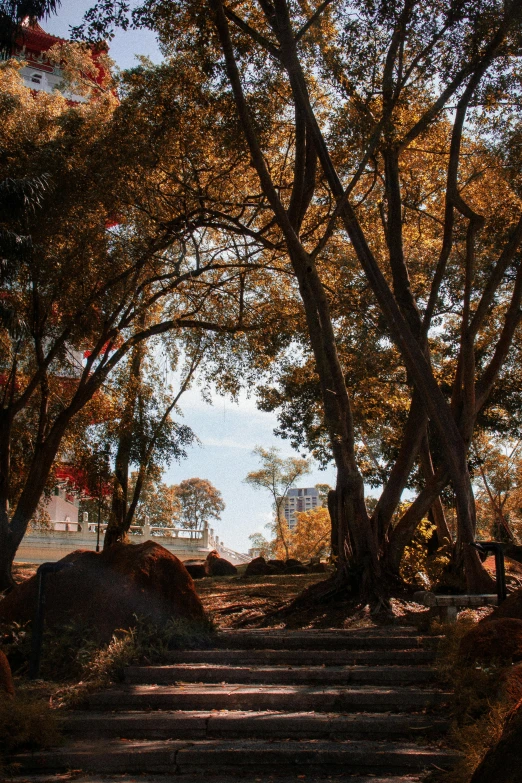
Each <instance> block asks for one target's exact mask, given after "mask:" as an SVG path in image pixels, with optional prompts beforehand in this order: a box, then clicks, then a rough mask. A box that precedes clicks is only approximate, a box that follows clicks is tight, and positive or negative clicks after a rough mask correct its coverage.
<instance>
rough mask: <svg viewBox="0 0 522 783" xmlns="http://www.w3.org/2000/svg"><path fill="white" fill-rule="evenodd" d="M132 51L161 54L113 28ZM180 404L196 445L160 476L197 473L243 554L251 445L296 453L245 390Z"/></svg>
mask: <svg viewBox="0 0 522 783" xmlns="http://www.w3.org/2000/svg"><path fill="white" fill-rule="evenodd" d="M90 6H91V1H90V0H63V2H62V5H61V7H60V9H59V11H58V14H56V15H54V16H51V17H50V18H49V19H46V20H43V21H42V22H41V25H42V27H43V28H44V29H45V30H46V31H47V32H49V33H52V34H54V35H58V36H60V37H62V38H68V37H69V28H70V26H71V25H77V24H79V23H80V22H81V20H82V17H83V14H84V13H85V11H86V10H87V9H88V8H90ZM136 55H147V56H149V57H150V58H151V59H152V60H153V61H154V62H159V61H160V60H161V54H160V52H159V48H158V46H157V42H156V39H155V36H154V35H153V34H152V33H151V32H149V31H147V30H134V31H128V32H125V33H124V32H121V31H119V32H117V34H116V36H115V38H114V40H113V41H112V42H111V44H110V56H111V57H112V59H113V60H114V61H115V62H116V64H117V65H118V67H119V68H130V67H132V66H133V65H135V64H136ZM180 407H181V408H182V410H183V412H184V423H185V424H187V425H188V426H189V427H191V428H192V429H193V430H194V432H195V433H196V435H197V436H198V438H199V439H200V441H201V446H194V447H193V448H191V449H190V450H189V455H188V459H186V460H184V461H183V462H182V463H181V464H179V465H178V464H173V465H171V467H170V468H169V469H168V470H167V472H166V474H165V476H164V480H165V481H167V482H168V483H175V484H178V483H179V482H180V481H182V480H183V479H185V478H191V477H193V476H199V477H200V478H205V479H208V480H209V481H211V482H212V483H213V484H214V485H215V486H216V487H217V488H218V489H219V490H220V492H221V493H222V495H223V499H224V501H225V504H226V508H225V511H224V512H223V515H222V519H221V521H219V522H217V523H216V524H215V529H216V533H217V534H218V535H219V536H220V538H221V539H222V540H223V541H224V542H225V544H226V545H227V546H230V547H232V548H233V549H236V550H238V551H240V552H246V551H247V549H248V547H249V541H248V536H249V535H250V534H251V533H255V532H257V531H259V532H263V533H264V532H266V531H265V530H264V525H265V524H266V523H267V522H269V521H270V519H271V517H272V509H271V501H270V497H269V496H268V494H267V493H265V492H262V491H256V490H254V489H252V488H251V487H248V486H247V485H246V484H244V483H243V479H244V478H245V476H246V474H247V473H248V472H249V471H251V470H255V469H256V467H257V466H258V463H257V460H256V458H255V457H254V456H253V455H252V450H253V449H254V447H255V446H257V445H260V446H263V447H264V448H269V447H270V446H272V445H276V446H279V447H280V448H281V452H282V454H283V456H291V455H292V456H297V455H296V452H294V451H293V450H292V449H291V448H290V446H289V444H288V443H287V442H285V441H282V440H280V439H278V438H276V437H275V436H274V434H273V430H274V428H275V427H276V426H277V420H276V418H275V416H273V415H272V414H269V413H264V412H262V411H259V410H257V408H256V405H255V400H254V398H253V397H250V398H249V397H247V395H246V394H243V395H242V396H241V397H240V400H239V403H234V402H231V401H230V400H224V399H223V398H221V397H218V398H215V400H214V403H213V405H208V404H207V403H205V402H204V401H203V400H202V398H201V395H200V394H199V392H198V390H197V389H193V390H191V391H189V392H188V393H187V394H186V395H185V396H184V397H183V399H182V400H181V403H180ZM319 482H320V483H328V484H331V485H333V484H334V483H335V473H334V470H333V468H330V469H329V470H327V471H319V470H315V471H314V472H313V473H312V474H311V475H310V476H308V477H306V478H305V479H304V480H303V482H302V484H301V486H304V485H306V486H313V485H314V484H316V483H319Z"/></svg>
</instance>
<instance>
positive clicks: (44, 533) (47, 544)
mask: <svg viewBox="0 0 522 783" xmlns="http://www.w3.org/2000/svg"><path fill="white" fill-rule="evenodd" d="M106 529H107V524H106V523H102V524H100V541H103V536H104V533H105V530H106ZM129 532H130V535H131V536H132V537H133V538H134V539H135V540H136V539H137V540H138V541H139V540H145V541H146V540H148V539H150V538H152V539H154V540H156V541H157V542H158V544H161V545H162V546H164V547H165V548H166V549H169V550H171V551H173V552H174V554H177V555H178V556H179V557H181V558H182V559H183V557H196V558H198V557H199V558H202V557H206V555H207V553H208V552H209V551H211V550H212V549H215V550H217V552H219V554H220V555H221V556H222V557H225V558H226V559H227V560H231V561H232V562H234V563H236V564H238V565H239V564H241V563H248V562H249V561H250V558H249V557H248V556H247V555H243V554H242V553H240V552H234V550H232V549H230V548H229V547H226V546H224V545H223V543H222V542H221V541H220V540H219V536H217V535H215V533H214V530H213V529H212V528H208V527H205V528H203V529H202V530H191V529H187V528H180V527H161V526H159V525H143V526H141V525H132V526H131V528H130V531H129ZM97 538H98V523H97V522H83V523H77V522H65V521H64V522H56V523H54V524H53V525H52V526H51V527H48V528H34V529H32V530H31V531H30V532H29V533H28V534H27V536H26V537H25V539H24V541H23V542H22V545H21V550H24V549H31V548H33V549H34V548H35V547H36V548H38V547H40V548H41V547H44V549H50V548H53V547H55V548H57V551H58V549H60V551H61V550H62V549H63V550H64V551H65V550H67V551H73V550H74V549H78V548H80V549H82V548H88V549H91V548H92V549H94V548H95V546H96V542H97ZM56 556H57V555H56ZM47 559H48V558H47Z"/></svg>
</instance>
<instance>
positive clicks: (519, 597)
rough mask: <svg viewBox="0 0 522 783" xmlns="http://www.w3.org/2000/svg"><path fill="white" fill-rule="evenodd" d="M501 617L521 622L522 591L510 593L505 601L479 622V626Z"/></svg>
mask: <svg viewBox="0 0 522 783" xmlns="http://www.w3.org/2000/svg"><path fill="white" fill-rule="evenodd" d="M503 617H513V618H515V619H517V620H522V589H521V590H516V591H515V592H514V593H511V595H510V596H508V598H506V600H505V601H502V603H501V604H500V606H497V607H496V609H494V610H493V612H491V614H490V615H488V616H487V617H485V618H484V619H483V620H481V621H480V625H482V624H483V623H484V624H485V623H490V622H492V621H493V620H499V619H500V618H503Z"/></svg>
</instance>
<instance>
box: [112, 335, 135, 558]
mask: <svg viewBox="0 0 522 783" xmlns="http://www.w3.org/2000/svg"><path fill="white" fill-rule="evenodd" d="M142 361H143V346H142V344H141V343H140V344H138V345H137V346H135V348H134V349H133V352H132V356H131V361H130V368H129V378H128V381H127V386H126V389H125V405H124V408H123V412H122V416H121V421H120V432H119V439H118V450H117V452H116V459H115V464H114V480H113V490H112V501H111V511H110V516H109V523H108V525H107V530H106V531H105V537H104V539H103V548H104V549H108V548H109V547H110V546H112V545H113V544H116V543H119V542H126V541H127V532H128V527H129V526H128V525H127V507H128V490H129V468H130V461H131V450H132V446H133V440H134V431H135V426H136V422H135V413H136V402H137V400H138V398H139V394H140V381H141V365H142Z"/></svg>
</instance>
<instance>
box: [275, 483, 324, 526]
mask: <svg viewBox="0 0 522 783" xmlns="http://www.w3.org/2000/svg"><path fill="white" fill-rule="evenodd" d="M322 505H323V503H322V501H321V498H320V495H319V491H318V490H317V487H294V488H293V489H289V490H288V493H287V495H286V497H285V502H284V504H283V514H284V515H285V519H286V521H287V523H288V527H289V528H290V530H293V529H294V528H295V526H296V525H297V518H296V514H297V513H300V512H301V511H311V510H312V509H313V508H318V507H319V506H322Z"/></svg>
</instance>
